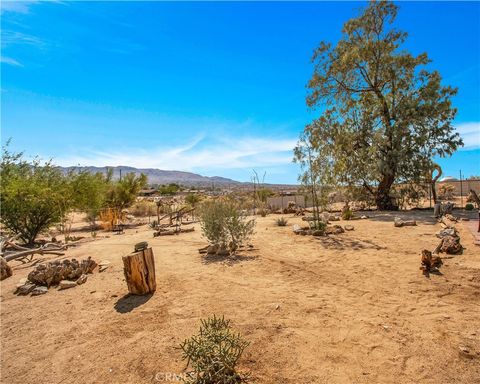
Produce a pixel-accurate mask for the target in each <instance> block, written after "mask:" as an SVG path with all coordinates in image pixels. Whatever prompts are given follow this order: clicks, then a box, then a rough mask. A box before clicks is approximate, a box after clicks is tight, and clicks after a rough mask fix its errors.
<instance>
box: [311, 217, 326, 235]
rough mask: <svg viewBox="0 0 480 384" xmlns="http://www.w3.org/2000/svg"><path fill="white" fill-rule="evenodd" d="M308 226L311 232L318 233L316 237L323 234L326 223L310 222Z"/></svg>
mask: <svg viewBox="0 0 480 384" xmlns="http://www.w3.org/2000/svg"><path fill="white" fill-rule="evenodd" d="M309 225H310V229H311V230H312V231H318V234H317V235H316V236H318V235H319V234H322V235H323V234H324V233H325V229H326V228H327V223H325V222H323V221H317V220H315V221H310V222H309Z"/></svg>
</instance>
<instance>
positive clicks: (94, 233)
mask: <svg viewBox="0 0 480 384" xmlns="http://www.w3.org/2000/svg"><path fill="white" fill-rule="evenodd" d="M90 234H91V235H92V238H94V239H95V238H96V237H97V232H96V231H92V232H91V233H90Z"/></svg>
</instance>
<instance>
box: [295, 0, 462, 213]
mask: <svg viewBox="0 0 480 384" xmlns="http://www.w3.org/2000/svg"><path fill="white" fill-rule="evenodd" d="M397 11H398V7H397V6H396V5H395V4H393V3H392V2H388V1H378V2H377V1H372V2H371V3H370V4H369V5H368V7H367V8H366V9H364V10H363V12H362V13H361V14H360V15H359V16H358V17H356V18H353V19H351V20H349V21H347V22H346V23H345V24H344V27H343V30H342V32H343V35H342V38H341V39H340V40H339V41H338V43H337V44H336V45H335V46H332V44H330V43H327V42H321V43H320V45H319V47H318V48H317V49H316V50H315V51H314V54H313V57H312V62H313V64H314V71H313V75H312V78H311V79H310V81H309V82H308V89H309V94H308V96H307V105H308V106H309V107H311V108H312V109H322V114H321V116H320V117H319V118H317V119H315V120H314V121H313V122H312V123H310V124H308V125H307V126H306V127H305V129H304V132H303V134H302V137H301V140H300V141H299V143H298V146H297V148H296V150H295V160H296V161H298V162H300V163H302V162H303V163H305V160H306V153H307V152H308V151H306V150H305V146H306V145H307V146H310V150H311V151H310V153H315V156H316V157H317V159H318V158H321V161H319V163H321V165H322V172H321V176H324V177H325V179H324V180H323V181H324V182H325V183H327V182H331V181H332V179H334V180H336V181H337V182H339V183H341V184H343V185H362V186H363V187H365V188H366V189H367V190H368V191H369V192H370V193H371V194H372V195H374V197H375V201H376V204H377V206H378V208H379V209H396V208H397V206H396V203H395V201H394V200H393V199H392V197H391V195H390V191H391V188H392V185H393V184H394V183H395V182H403V181H409V182H411V181H420V180H422V178H424V177H425V175H426V174H427V173H428V172H427V171H428V170H429V169H431V168H432V158H433V157H434V156H436V155H438V156H442V157H443V156H448V155H451V154H452V153H453V152H454V151H455V150H456V149H457V148H458V147H459V146H461V145H463V143H462V140H461V138H460V136H459V135H458V133H456V132H455V130H454V127H453V126H452V121H453V119H454V117H455V114H456V109H455V108H453V106H452V102H451V98H452V97H453V96H454V95H455V94H456V92H457V90H456V89H455V88H452V87H450V86H444V85H442V82H441V80H442V78H441V76H440V73H439V72H438V71H435V70H433V71H430V70H428V69H427V64H429V63H430V60H429V59H428V56H427V54H426V53H422V54H420V55H418V56H415V55H412V54H411V53H409V52H407V51H406V50H404V49H402V44H403V43H404V42H405V40H406V38H407V33H406V32H403V31H399V30H397V29H396V28H394V27H393V23H394V21H395V18H396V15H397ZM317 163H318V162H317ZM332 176H333V178H332Z"/></svg>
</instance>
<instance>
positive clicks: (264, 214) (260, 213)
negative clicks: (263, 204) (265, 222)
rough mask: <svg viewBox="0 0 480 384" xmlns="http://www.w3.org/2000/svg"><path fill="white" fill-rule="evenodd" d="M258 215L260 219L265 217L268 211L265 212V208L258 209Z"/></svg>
mask: <svg viewBox="0 0 480 384" xmlns="http://www.w3.org/2000/svg"><path fill="white" fill-rule="evenodd" d="M258 214H259V215H260V216H262V217H266V216H267V214H268V210H266V209H265V208H260V209H259V210H258Z"/></svg>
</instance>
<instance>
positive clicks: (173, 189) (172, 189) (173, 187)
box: [158, 183, 180, 196]
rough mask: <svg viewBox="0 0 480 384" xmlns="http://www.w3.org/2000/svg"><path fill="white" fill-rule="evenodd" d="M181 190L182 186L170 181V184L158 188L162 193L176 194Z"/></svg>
mask: <svg viewBox="0 0 480 384" xmlns="http://www.w3.org/2000/svg"><path fill="white" fill-rule="evenodd" d="M179 190H180V186H179V185H178V184H175V183H170V184H168V185H161V186H160V188H158V192H159V193H160V194H161V195H169V196H172V195H175V193H177V192H178V191H179Z"/></svg>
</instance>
